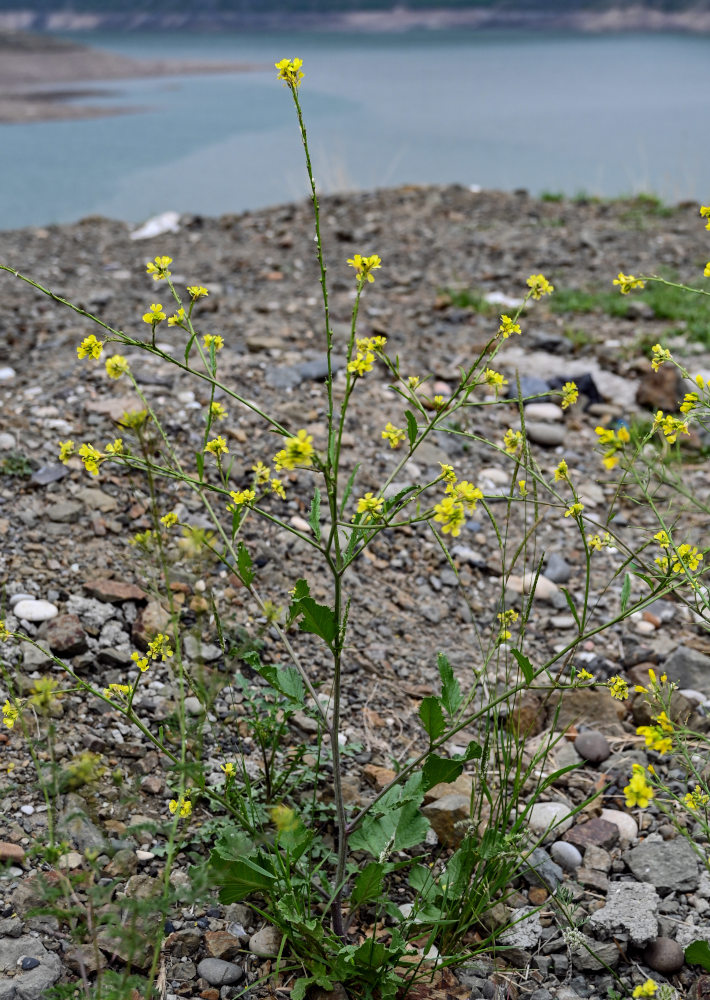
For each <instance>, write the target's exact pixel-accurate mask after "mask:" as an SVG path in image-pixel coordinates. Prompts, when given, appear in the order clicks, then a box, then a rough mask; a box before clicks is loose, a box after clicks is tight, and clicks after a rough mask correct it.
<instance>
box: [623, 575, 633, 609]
mask: <svg viewBox="0 0 710 1000" xmlns="http://www.w3.org/2000/svg"><path fill="white" fill-rule="evenodd" d="M630 597H631V574H630V573H626V574H625V575H624V582H623V584H622V587H621V613H622V614H623V613H624V612H625V611H626V607H627V605H628V603H629V598H630Z"/></svg>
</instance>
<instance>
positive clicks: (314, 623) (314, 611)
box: [291, 597, 337, 643]
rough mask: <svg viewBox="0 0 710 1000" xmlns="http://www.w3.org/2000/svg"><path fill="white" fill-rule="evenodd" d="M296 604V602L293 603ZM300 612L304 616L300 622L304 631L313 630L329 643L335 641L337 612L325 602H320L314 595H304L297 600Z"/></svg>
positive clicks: (300, 626) (293, 605)
mask: <svg viewBox="0 0 710 1000" xmlns="http://www.w3.org/2000/svg"><path fill="white" fill-rule="evenodd" d="M295 606H296V602H294V604H292V605H291V607H292V608H294V607H295ZM297 607H298V612H299V613H300V614H301V615H302V616H303V617H302V618H301V620H300V622H299V623H298V627H299V628H300V629H301V631H302V632H312V633H313V634H314V635H318V636H320V637H321V639H324V640H325V641H326V642H327V643H333V642H335V637H336V634H337V628H336V624H335V612H334V611H332V610H331V608H329V607H327V606H326V605H325V604H318V603H317V602H316V601H314V600H313V598H312V597H302V598H301V600H300V601H298V602H297Z"/></svg>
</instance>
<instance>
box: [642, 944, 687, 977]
mask: <svg viewBox="0 0 710 1000" xmlns="http://www.w3.org/2000/svg"><path fill="white" fill-rule="evenodd" d="M643 960H644V962H645V963H646V965H648V966H649V967H650V968H651V969H653V971H654V972H663V973H665V974H666V975H669V974H670V973H673V972H678V971H679V970H680V969H682V968H683V965H684V963H685V952H684V951H683V949H682V948H681V946H680V945H679V944H678V942H677V941H673V939H672V938H667V937H659V938H656V940H655V941H652V942H651V943H650V944H649V945H647V946H646V949H645V950H644V953H643Z"/></svg>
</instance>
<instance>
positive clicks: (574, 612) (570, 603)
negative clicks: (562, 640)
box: [560, 587, 582, 631]
mask: <svg viewBox="0 0 710 1000" xmlns="http://www.w3.org/2000/svg"><path fill="white" fill-rule="evenodd" d="M560 589H561V590H562V593H563V594H564V595H565V600H566V601H567V607H568V608H569V609H570V611H571V612H572V617H573V618H574V620H575V621H576V623H577V628H578V629H579V630H580V631H581V630H582V626H581V625H580V623H579V615H578V614H577V608H576V607H575V604H574V601H573V600H572V595H571V594H570V592H569V590H568V589H567V587H561V588H560Z"/></svg>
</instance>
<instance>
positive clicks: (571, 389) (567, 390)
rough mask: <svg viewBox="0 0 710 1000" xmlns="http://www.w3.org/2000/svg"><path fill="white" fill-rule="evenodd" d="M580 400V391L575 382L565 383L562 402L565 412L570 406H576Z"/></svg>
mask: <svg viewBox="0 0 710 1000" xmlns="http://www.w3.org/2000/svg"><path fill="white" fill-rule="evenodd" d="M578 399H579V389H578V388H577V384H576V383H575V382H565V384H564V385H563V386H562V399H561V400H560V406H561V407H562V409H563V410H567V409H569V407H570V406H574V404H575V403H576V402H577V400H578Z"/></svg>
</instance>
